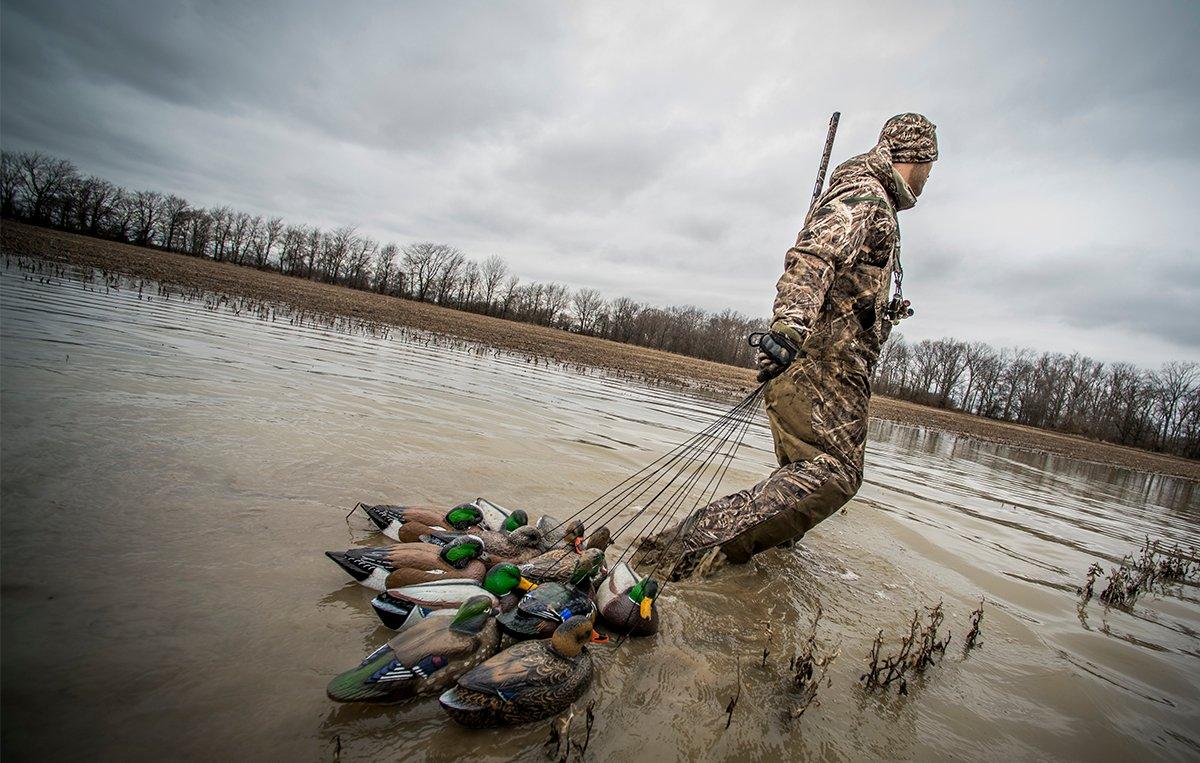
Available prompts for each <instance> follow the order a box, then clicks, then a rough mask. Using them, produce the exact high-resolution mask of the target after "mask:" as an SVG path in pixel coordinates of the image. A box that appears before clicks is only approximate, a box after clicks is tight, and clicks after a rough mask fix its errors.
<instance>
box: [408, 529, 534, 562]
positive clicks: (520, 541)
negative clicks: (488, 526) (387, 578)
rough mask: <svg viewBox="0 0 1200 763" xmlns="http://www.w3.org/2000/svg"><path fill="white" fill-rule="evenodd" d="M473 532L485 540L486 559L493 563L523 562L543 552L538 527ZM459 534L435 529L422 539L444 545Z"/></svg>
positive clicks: (422, 536) (421, 537) (425, 541)
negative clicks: (507, 530) (508, 530)
mask: <svg viewBox="0 0 1200 763" xmlns="http://www.w3.org/2000/svg"><path fill="white" fill-rule="evenodd" d="M471 534H472V535H477V536H479V538H480V539H481V540H482V541H483V550H484V552H485V554H484V555H485V557H486V558H485V561H487V562H489V563H491V564H500V563H501V562H511V563H513V564H523V563H525V562H527V561H529V560H530V559H533V558H534V557H536V556H537V555H538V554H540V553H541V549H540V548H539V544H540V542H541V540H542V534H541V533H540V532H538V529H537V528H536V527H518V528H517V529H515V530H513V531H512V532H504V531H500V532H492V531H490V530H477V531H475V532H473V533H471ZM458 536H459V533H442V532H437V531H436V530H434V531H430V532H429V533H426V534H423V535H421V536H420V539H421V541H422V542H424V543H432V544H433V545H435V546H444V545H446V544H447V543H449V542H450V541H452V540H454V539H455V538H457V537H458Z"/></svg>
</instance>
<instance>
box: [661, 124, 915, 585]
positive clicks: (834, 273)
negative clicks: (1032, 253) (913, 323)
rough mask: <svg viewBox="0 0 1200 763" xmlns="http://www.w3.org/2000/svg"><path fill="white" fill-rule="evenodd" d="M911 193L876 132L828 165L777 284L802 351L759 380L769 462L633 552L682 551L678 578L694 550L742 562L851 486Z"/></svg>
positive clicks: (783, 319)
mask: <svg viewBox="0 0 1200 763" xmlns="http://www.w3.org/2000/svg"><path fill="white" fill-rule="evenodd" d="M914 203H915V198H914V197H913V195H912V192H911V190H910V189H909V188H908V186H907V185H906V184H905V183H904V181H903V180H902V179H901V178H900V176H899V175H897V174H896V172H895V171H894V169H893V168H892V155H891V149H890V147H889V145H888V144H887V143H886V142H880V143H879V144H877V145H876V146H875V147H874V148H873V149H871V150H870V151H868V152H867V153H865V154H861V155H859V156H856V157H854V158H852V159H850V160H848V161H846V162H844V163H843V164H841V165H840V166H839V167H838V168H837V169H836V170H835V171H834V173H833V176H832V177H831V179H830V184H829V189H828V190H827V191H825V193H824V194H822V195H821V197H820V198H819V199H818V200H817V204H816V205H814V208H813V211H812V212H811V214H810V216H809V218H808V220H807V221H806V223H805V226H804V229H803V230H801V231H800V235H799V237H798V238H797V239H796V245H795V246H793V247H792V248H791V249H789V250H788V252H787V255H786V256H785V259H784V273H783V276H782V277H781V278H780V279H779V282H778V284H777V294H776V299H775V310H774V323H773V325H772V327H771V328H772V330H773V331H778V332H779V333H783V334H785V335H787V336H789V337H798V338H799V340H800V341H799V346H800V358H799V359H797V360H796V361H795V362H793V363H792V364H791V365H790V366H788V367H787V369H786V370H785V371H784V372H783V373H782V374H781V375H779V376H777V377H776V378H774V379H772V380H771V381H769V382H767V387H766V390H765V396H766V408H767V415H768V417H769V418H770V422H771V432H772V435H773V437H774V441H775V454H776V457H777V459H778V461H779V468H778V469H777V470H776V471H775V472H773V473H772V474H771V475H770V476H769V477H767V478H766V479H765V480H763V481H762V482H759V483H758V484H757V485H755V486H753V487H751V488H749V489H747V490H742V491H739V492H737V493H734V494H732V495H728V496H725V497H723V498H720V499H718V500H716V501H714V502H713V503H711V504H709V505H708V506H706V507H704V508H702V509H700V510H699V511H698V512H696V514H694V515H693V516H692V517H690V518H689V519H688V520H687V521H686V523H685V524H684V526H683V527H678V526H677V527H676V528H672V529H669V530H667V531H666V532H664V533H661V534H659V535H658V536H657V537H655V538H650V539H647V541H646V542H645V543H644V544H643V546H642V548H641V552H642V553H643V554H644V559H643V563H646V562H652V563H654V564H658V563H660V562H661V561H662V560H664V559H671V558H678V557H679V556H680V555H682V559H681V560H680V561H679V563H678V564H676V566H675V568H674V571H673V573H672V574H671V577H672V578H673V579H678V578H679V577H681V576H684V575H686V574H689V573H690V572H692V571H693V570H694V569H695V568H696V566H697V565H698V564H700V563H701V562H702V557H703V566H710V565H711V562H712V559H713V558H714V557H721V558H723V559H726V560H728V561H731V562H735V563H740V562H745V561H747V560H748V559H749V558H750V557H751V556H753V555H754V554H757V553H759V552H760V551H763V550H766V549H769V548H772V547H774V546H777V545H780V544H782V543H786V542H788V541H792V540H796V539H798V538H799V537H800V536H802V535H804V533H806V532H807V531H808V530H809V529H811V528H812V527H813V526H814V525H816V524H817V523H818V522H820V521H821V520H823V519H825V518H826V517H828V516H829V515H830V514H832V513H833V512H835V511H837V509H839V508H840V507H841V506H842V505H843V504H845V502H846V501H848V500H849V499H850V498H851V497H852V496H853V495H854V494H855V493H856V492H857V490H858V488H859V485H861V483H862V469H863V450H864V447H865V445H866V437H867V404H868V402H869V400H870V397H871V384H870V378H871V372H872V370H873V369H874V367H875V363H876V361H877V360H878V358H879V352H880V348H881V347H882V345H883V343H884V341H885V340H886V339H887V337H888V334H889V332H890V331H891V322H890V321H888V320H885V318H884V313H885V309H886V306H887V303H888V299H889V296H890V291H891V280H892V271H893V267H894V263H895V261H896V258H897V257H898V256H899V246H900V232H899V228H898V226H897V223H896V210H897V209H905V208H908V207H911V206H912V205H913V204H914ZM680 538H681V539H682V541H681V542H680V541H679V540H678V539H680ZM717 550H719V553H718V551H717ZM706 555H707V556H706Z"/></svg>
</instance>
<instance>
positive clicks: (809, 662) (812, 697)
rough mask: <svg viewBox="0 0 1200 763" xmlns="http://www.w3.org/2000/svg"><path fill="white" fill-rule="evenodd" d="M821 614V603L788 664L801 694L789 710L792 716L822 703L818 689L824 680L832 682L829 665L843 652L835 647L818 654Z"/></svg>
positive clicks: (796, 687)
mask: <svg viewBox="0 0 1200 763" xmlns="http://www.w3.org/2000/svg"><path fill="white" fill-rule="evenodd" d="M821 614H822V611H821V605H820V604H818V605H817V611H816V614H814V615H813V621H812V627H811V628H810V629H809V631H808V638H806V639H805V640H804V643H803V644H802V645H801V647H800V649H799V650H798V651H797V653H796V654H795V655H794V656H793V657H792V660H791V662H790V664H789V665H788V670H789V671H790V672H791V674H792V679H791V683H792V688H793V689H795V691H797V692H798V695H799V696H798V701H797V704H796V706H795V707H793V708H792V709H791V710H790V711H789V712H788V717H790V718H799V717H800V716H802V715H804V712H805V711H806V710H808V708H810V707H812V706H813V705H818V706H819V705H820V704H821V702H820V701H819V700H818V699H817V690H818V689H820V688H821V683H822V682H825V683H826V686H829V685H830V684H831V683H832V681H831V680H830V679H829V678H827V673H828V672H829V665H830V664H831V663H832V662H833V661H834V660H836V659H837V658H838V655H840V654H841V653H842V652H841V649H839V648H838V647H834V648H833V650H832V651H829V652H826V653H825V654H823V655H821V656H817V624H818V623H820V621H821Z"/></svg>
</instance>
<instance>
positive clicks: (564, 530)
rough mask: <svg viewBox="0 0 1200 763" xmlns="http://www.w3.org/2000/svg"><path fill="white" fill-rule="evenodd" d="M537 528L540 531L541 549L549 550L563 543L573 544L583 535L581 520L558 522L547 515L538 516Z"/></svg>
mask: <svg viewBox="0 0 1200 763" xmlns="http://www.w3.org/2000/svg"><path fill="white" fill-rule="evenodd" d="M537 529H538V530H540V531H541V533H542V550H543V551H549V550H551V549H553V548H555V547H559V548H561V547H562V546H563V545H568V546H573V545H575V541H576V540H577V539H579V538H582V537H583V522H582V521H581V520H578V519H572V520H570V521H569V522H559V521H558V520H557V519H551V518H550V517H547V516H541V517H538V521H537Z"/></svg>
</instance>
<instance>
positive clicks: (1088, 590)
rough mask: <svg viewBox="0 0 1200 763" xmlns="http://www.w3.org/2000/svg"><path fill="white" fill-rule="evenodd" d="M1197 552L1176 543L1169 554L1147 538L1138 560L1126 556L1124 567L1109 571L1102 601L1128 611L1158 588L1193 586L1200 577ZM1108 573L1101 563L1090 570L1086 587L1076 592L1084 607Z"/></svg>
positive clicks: (1169, 550)
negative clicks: (1184, 584) (1103, 576)
mask: <svg viewBox="0 0 1200 763" xmlns="http://www.w3.org/2000/svg"><path fill="white" fill-rule="evenodd" d="M1195 560H1196V548H1195V547H1194V546H1192V547H1190V548H1189V550H1188V552H1186V553H1185V552H1184V550H1183V548H1182V547H1181V546H1180V545H1179V544H1178V543H1176V544H1175V545H1174V546H1172V547H1171V548H1170V549H1168V550H1166V551H1160V550H1159V542H1158V541H1151V540H1150V539H1149V538H1146V542H1145V544H1144V545H1143V546H1142V548H1141V551H1140V552H1139V553H1138V555H1137V556H1136V557H1131V556H1125V557H1124V558H1123V559H1121V564H1120V565H1119V566H1117V567H1114V568H1112V570H1110V571H1109V573H1108V577H1107V578H1105V581H1104V590H1102V591H1101V592H1100V595H1099V599H1100V601H1102V602H1104V603H1105V604H1106V605H1108V606H1110V607H1118V608H1122V609H1128V608H1129V607H1131V606H1133V604H1134V602H1135V601H1137V599H1138V597H1139V596H1141V595H1142V594H1144V593H1149V592H1152V591H1154V590H1155V587H1156V586H1157V587H1158V590H1163V587H1164V585H1165V584H1166V583H1183V582H1189V581H1191V580H1192V579H1194V578H1195V577H1196V576H1197V573H1200V564H1198V563H1197V562H1196V561H1195ZM1103 571H1104V569H1103V567H1101V566H1100V564H1099V563H1093V564H1092V566H1091V567H1089V568H1088V571H1087V578H1086V579H1085V580H1084V584H1083V586H1081V587H1079V588H1077V589H1076V591H1077V592H1078V593H1079V595H1080V596H1081V597H1082V599H1083V601H1082V603H1083V604H1087V602H1088V601H1089V600H1090V599H1091V597H1092V594H1093V592H1094V586H1095V582H1096V579H1097V577H1099V575H1100V574H1101V573H1102V572H1103Z"/></svg>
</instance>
